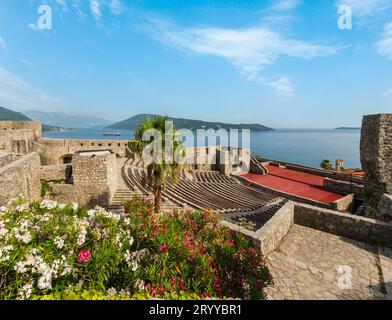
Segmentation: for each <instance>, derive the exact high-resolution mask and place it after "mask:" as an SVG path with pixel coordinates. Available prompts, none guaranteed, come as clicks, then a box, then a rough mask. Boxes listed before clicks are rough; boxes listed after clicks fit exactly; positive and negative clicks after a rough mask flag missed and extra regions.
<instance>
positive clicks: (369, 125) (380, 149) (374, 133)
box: [361, 114, 392, 219]
mask: <svg viewBox="0 0 392 320" xmlns="http://www.w3.org/2000/svg"><path fill="white" fill-rule="evenodd" d="M361 162H362V167H363V169H364V170H365V178H364V185H365V188H364V198H365V204H366V211H367V214H368V215H369V217H374V218H378V219H381V218H385V217H383V216H382V215H381V213H380V208H379V204H380V202H381V200H382V198H383V195H384V194H392V114H377V115H369V116H365V117H364V118H363V121H362V132H361ZM389 216H390V218H392V212H390V214H389Z"/></svg>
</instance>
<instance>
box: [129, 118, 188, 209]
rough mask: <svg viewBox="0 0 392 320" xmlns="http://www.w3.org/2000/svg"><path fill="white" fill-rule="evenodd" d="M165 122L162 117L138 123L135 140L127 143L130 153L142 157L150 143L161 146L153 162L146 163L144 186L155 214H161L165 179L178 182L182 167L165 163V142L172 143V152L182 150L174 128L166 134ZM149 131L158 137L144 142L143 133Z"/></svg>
mask: <svg viewBox="0 0 392 320" xmlns="http://www.w3.org/2000/svg"><path fill="white" fill-rule="evenodd" d="M166 121H168V118H167V117H162V116H155V117H154V118H152V119H151V118H145V119H143V120H141V121H139V123H138V126H137V128H136V129H135V138H134V139H133V140H131V141H129V148H130V149H131V151H133V152H136V153H137V154H138V155H139V156H142V154H143V150H146V147H147V146H148V145H150V143H152V142H153V143H157V144H160V146H161V147H160V149H158V152H157V153H155V154H154V161H152V162H150V163H146V164H147V181H146V184H147V185H148V186H149V187H150V188H151V189H152V191H153V194H154V206H155V212H156V213H159V212H161V201H162V192H163V191H164V190H165V188H166V178H170V179H171V182H172V183H174V184H175V183H176V182H177V180H178V177H179V173H180V169H181V166H182V165H181V164H179V163H177V162H176V161H175V160H176V159H173V160H172V161H167V158H166V157H165V146H166V141H172V143H173V150H177V148H182V143H181V142H180V141H178V140H177V139H176V137H177V131H176V128H175V126H174V125H173V128H172V130H169V131H168V132H166V130H167V128H166ZM151 129H153V130H155V132H156V133H157V134H158V136H154V137H151V138H150V140H149V141H144V140H143V135H144V133H145V132H146V131H147V130H151ZM167 139H168V140H167ZM169 139H171V140H169ZM157 140H158V141H157ZM179 150H180V149H179ZM156 151H157V149H155V150H154V152H156ZM173 158H174V157H173Z"/></svg>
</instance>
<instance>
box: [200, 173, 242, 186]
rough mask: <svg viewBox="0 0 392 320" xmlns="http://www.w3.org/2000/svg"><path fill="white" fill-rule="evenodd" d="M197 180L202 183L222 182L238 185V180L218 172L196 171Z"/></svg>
mask: <svg viewBox="0 0 392 320" xmlns="http://www.w3.org/2000/svg"><path fill="white" fill-rule="evenodd" d="M195 176H196V179H197V180H198V181H200V182H222V183H233V184H238V180H237V179H235V178H232V177H229V176H226V175H224V174H222V173H219V172H216V171H195Z"/></svg>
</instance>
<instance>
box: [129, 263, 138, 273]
mask: <svg viewBox="0 0 392 320" xmlns="http://www.w3.org/2000/svg"><path fill="white" fill-rule="evenodd" d="M138 268H139V264H138V263H137V262H136V261H132V263H131V270H132V271H133V272H135V271H136V270H137V269H138Z"/></svg>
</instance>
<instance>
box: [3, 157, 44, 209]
mask: <svg viewBox="0 0 392 320" xmlns="http://www.w3.org/2000/svg"><path fill="white" fill-rule="evenodd" d="M40 166H41V164H40V158H39V155H38V154H37V153H35V152H34V153H31V154H28V155H26V156H23V157H21V158H20V159H18V160H16V161H13V162H11V163H9V164H7V165H6V166H4V167H1V168H0V205H5V204H6V203H7V202H8V201H9V200H10V199H12V198H15V197H18V196H21V195H22V196H24V197H26V198H28V199H30V200H36V199H39V198H40V196H41V183H40Z"/></svg>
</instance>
